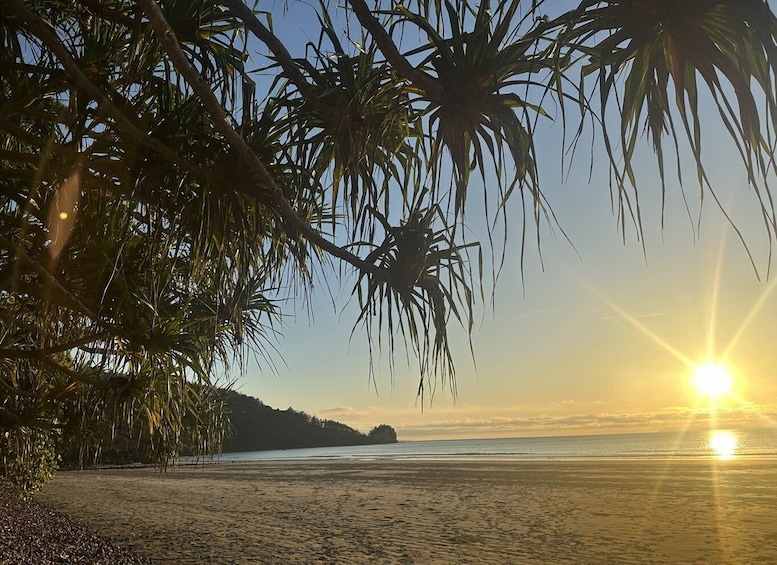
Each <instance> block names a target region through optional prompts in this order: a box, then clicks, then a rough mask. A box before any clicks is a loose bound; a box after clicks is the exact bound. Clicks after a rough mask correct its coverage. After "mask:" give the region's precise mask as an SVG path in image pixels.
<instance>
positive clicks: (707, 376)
mask: <svg viewBox="0 0 777 565" xmlns="http://www.w3.org/2000/svg"><path fill="white" fill-rule="evenodd" d="M733 383H734V380H733V379H732V378H731V373H729V372H728V369H726V368H725V367H724V366H723V365H721V364H720V363H713V362H709V363H705V364H703V365H699V366H698V367H696V369H695V371H694V373H693V384H694V385H695V386H696V391H697V392H698V393H699V394H701V395H702V396H706V397H707V398H709V399H710V400H717V399H719V398H721V397H722V396H725V395H728V394H730V393H731V385H732V384H733Z"/></svg>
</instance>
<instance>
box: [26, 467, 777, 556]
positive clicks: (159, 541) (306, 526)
mask: <svg viewBox="0 0 777 565" xmlns="http://www.w3.org/2000/svg"><path fill="white" fill-rule="evenodd" d="M39 498H40V500H42V501H44V502H46V503H47V504H51V505H52V506H54V507H55V508H57V509H58V510H60V511H63V512H66V513H68V514H70V515H72V516H73V517H75V518H77V519H79V520H81V521H83V522H84V523H86V524H88V525H89V526H90V527H92V528H94V529H95V530H96V531H97V532H98V533H100V534H101V535H104V536H106V537H109V538H110V539H112V540H114V541H115V542H116V543H118V544H120V545H121V546H122V547H126V548H129V549H132V550H134V551H136V552H138V553H139V554H140V555H144V556H146V557H148V558H151V559H153V560H154V561H155V563H163V564H166V563H170V564H173V563H221V564H230V563H235V564H237V563H241V564H242V563H419V564H421V563H484V562H487V563H527V564H534V563H537V564H539V563H550V562H556V563H635V564H636V563H646V562H649V563H667V564H669V563H694V564H700V563H705V564H710V563H742V564H745V563H766V564H768V563H775V564H777V466H775V464H774V460H769V459H760V460H749V459H748V460H737V459H732V460H725V461H721V460H675V459H670V460H660V461H645V460H641V459H640V460H631V461H623V460H621V461H612V460H584V461H583V460H581V461H571V462H563V461H556V460H552V461H504V460H499V461H491V460H489V461H461V460H456V461H450V460H447V461H444V460H436V461H417V460H412V461H407V460H399V461H398V460H380V461H363V460H337V461H282V462H278V461H267V462H253V461H252V462H228V463H227V464H224V463H217V462H215V463H212V464H206V465H203V464H200V465H198V466H196V467H194V466H187V467H184V468H178V469H175V470H170V471H168V473H167V474H166V475H164V476H160V475H159V474H158V473H157V471H156V470H154V469H148V468H144V469H118V470H117V469H110V470H107V469H104V470H99V471H70V472H65V473H61V474H60V475H58V476H57V478H56V479H55V480H54V481H53V482H52V483H51V484H49V485H47V486H46V487H45V488H44V490H43V492H42V493H41V494H40V495H39Z"/></svg>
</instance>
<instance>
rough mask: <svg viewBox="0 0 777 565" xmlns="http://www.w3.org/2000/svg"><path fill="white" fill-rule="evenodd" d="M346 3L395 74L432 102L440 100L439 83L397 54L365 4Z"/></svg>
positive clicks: (350, 0) (353, 0)
mask: <svg viewBox="0 0 777 565" xmlns="http://www.w3.org/2000/svg"><path fill="white" fill-rule="evenodd" d="M348 3H349V4H350V5H351V8H353V11H354V13H356V17H357V18H358V19H359V23H360V24H361V25H362V27H363V28H364V29H365V30H367V32H369V34H370V35H371V36H372V38H373V39H374V40H375V43H376V44H377V46H378V48H379V49H380V52H381V53H383V56H384V57H385V58H386V61H387V62H388V63H389V64H390V65H391V67H392V68H393V69H394V70H395V71H396V72H397V74H398V75H399V76H401V77H402V78H404V79H407V80H409V81H410V82H411V83H413V84H414V85H415V86H417V87H418V88H420V89H422V90H423V91H424V92H425V93H426V95H427V96H428V97H429V98H432V99H434V100H436V99H439V98H441V97H442V94H443V88H442V86H441V85H440V83H439V82H437V80H436V79H435V78H434V77H433V76H431V75H430V74H428V73H425V72H424V71H422V70H421V69H417V68H415V67H414V66H413V65H411V64H410V61H408V60H407V59H406V58H405V56H404V55H402V53H400V52H399V49H397V46H396V44H395V43H394V40H393V39H391V36H390V35H389V34H388V33H387V32H386V30H385V29H383V25H382V24H381V23H380V22H379V21H378V19H377V18H376V17H375V16H373V15H372V11H371V10H370V9H369V7H368V6H367V3H366V2H365V1H364V0H348Z"/></svg>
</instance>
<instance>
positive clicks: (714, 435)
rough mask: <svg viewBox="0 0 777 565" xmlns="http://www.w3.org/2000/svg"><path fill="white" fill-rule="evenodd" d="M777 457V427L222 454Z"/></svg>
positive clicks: (233, 457) (291, 457) (231, 457)
mask: <svg viewBox="0 0 777 565" xmlns="http://www.w3.org/2000/svg"><path fill="white" fill-rule="evenodd" d="M671 458H713V459H742V458H748V459H752V458H777V428H768V429H749V430H711V431H686V432H657V433H640V434H608V435H584V436H555V437H524V438H498V439H455V440H428V441H400V442H399V443H393V444H382V445H359V446H349V447H317V448H309V449H282V450H269V451H251V452H242V453H225V454H223V455H221V456H220V458H219V460H221V461H224V462H229V461H295V460H300V461H301V460H314V461H322V460H347V459H353V460H391V459H396V460H414V459H415V460H434V459H438V460H439V459H448V460H551V459H558V460H578V459H671Z"/></svg>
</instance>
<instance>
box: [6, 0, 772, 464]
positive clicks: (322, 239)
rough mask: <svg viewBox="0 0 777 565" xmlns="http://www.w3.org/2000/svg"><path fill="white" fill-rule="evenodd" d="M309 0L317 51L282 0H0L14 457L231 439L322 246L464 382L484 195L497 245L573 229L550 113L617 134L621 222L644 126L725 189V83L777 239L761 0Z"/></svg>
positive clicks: (397, 327)
mask: <svg viewBox="0 0 777 565" xmlns="http://www.w3.org/2000/svg"><path fill="white" fill-rule="evenodd" d="M315 14H316V19H315V21H307V22H305V25H306V27H307V28H308V29H309V28H310V26H311V25H315V29H316V30H317V33H315V34H311V36H312V37H314V39H313V40H312V41H311V42H309V43H307V44H302V43H301V42H300V41H299V40H298V38H296V37H291V36H290V37H284V36H283V35H281V34H278V33H276V31H275V27H274V26H273V18H275V19H276V20H277V18H278V17H284V12H282V11H278V13H276V14H270V13H266V12H262V11H261V6H258V7H257V6H254V5H252V4H251V3H246V2H244V1H243V0H221V1H211V0H198V1H195V0H190V1H187V0H137V1H131V0H108V1H101V2H97V1H95V0H67V1H64V0H5V1H4V2H3V3H2V5H0V140H1V141H2V146H1V147H0V162H1V163H2V175H0V432H2V433H3V438H2V442H3V443H2V451H3V453H4V456H5V462H6V471H7V472H8V469H14V468H15V469H21V471H20V472H19V474H20V475H23V474H24V473H27V474H28V475H29V473H30V469H39V470H45V469H47V468H48V467H47V466H46V465H50V463H51V457H52V456H53V454H54V453H55V451H53V450H54V448H55V447H56V449H60V450H61V449H63V446H66V447H68V448H69V449H72V450H76V451H78V452H79V453H80V454H81V457H82V459H84V460H86V459H88V458H89V457H92V456H95V455H97V454H99V451H100V449H101V447H103V446H105V445H107V444H108V443H109V442H110V441H111V440H112V438H115V437H116V436H117V434H124V435H125V436H128V437H132V438H138V437H144V438H146V441H147V442H148V443H149V445H151V446H152V450H153V455H154V457H155V458H156V459H157V461H159V462H160V463H162V464H164V463H165V462H166V461H169V460H170V458H171V457H175V456H176V455H177V454H178V453H180V452H181V450H182V449H189V450H193V451H195V452H212V451H214V450H218V449H219V446H220V440H221V437H222V435H223V433H224V430H225V429H226V426H227V423H226V420H225V415H224V412H223V409H222V400H221V398H220V396H219V394H218V388H217V387H216V384H217V382H218V378H217V377H218V376H219V375H222V374H223V373H224V371H226V370H228V368H229V367H230V366H238V367H239V366H240V365H241V364H242V362H243V361H244V360H245V358H246V355H252V354H256V353H259V354H260V355H262V354H264V352H266V348H267V347H268V344H269V343H270V338H271V337H272V336H274V335H275V334H276V333H277V332H278V330H279V325H278V324H279V321H280V317H281V315H282V310H281V308H280V304H281V303H280V299H281V298H283V297H284V296H287V295H298V294H299V293H304V292H307V291H308V290H309V289H310V288H311V286H312V284H313V281H314V280H315V277H316V274H317V273H316V272H317V271H321V270H322V269H324V268H326V266H327V265H340V266H341V269H340V273H342V276H345V277H351V278H350V280H352V281H354V282H353V291H352V292H353V296H354V300H355V301H356V302H357V303H358V305H359V307H360V310H359V314H358V316H357V319H356V320H355V324H354V331H366V333H367V335H368V336H369V338H370V343H371V344H373V345H374V346H375V347H380V346H381V345H382V346H384V347H386V348H388V349H389V354H390V355H393V353H394V350H395V348H404V349H406V350H407V351H409V352H410V353H411V354H412V355H414V356H415V357H416V358H417V361H418V369H419V389H418V390H419V394H421V395H423V394H424V391H425V390H427V389H428V387H429V386H430V384H432V383H435V382H441V383H443V384H447V385H449V386H451V388H453V387H454V384H455V380H454V358H453V355H452V352H451V346H450V344H449V341H448V331H449V328H451V327H453V326H461V327H462V328H463V330H464V332H465V333H468V334H471V332H472V329H473V315H474V314H473V312H474V311H475V307H476V305H477V303H478V302H479V301H481V300H482V299H483V297H484V291H483V288H484V283H485V282H487V281H484V275H483V272H484V268H483V264H482V263H483V259H482V258H481V253H480V247H479V243H478V242H476V241H470V240H468V239H467V234H469V233H471V232H470V231H468V229H467V227H468V226H467V222H468V221H470V220H469V218H471V216H472V214H473V213H476V212H477V210H483V212H482V213H481V215H485V220H486V222H485V223H486V224H487V225H489V226H491V227H492V228H491V229H496V228H495V227H494V226H496V225H497V224H498V225H500V226H503V227H504V230H505V231H504V237H508V235H510V233H511V231H512V228H511V229H510V230H508V229H507V225H508V223H507V215H508V210H509V209H512V208H511V207H508V206H507V203H508V201H509V200H510V199H519V200H520V201H521V202H522V203H523V210H524V216H523V217H522V218H519V219H518V221H519V224H520V227H519V229H518V234H517V236H518V237H519V238H521V240H522V241H524V240H526V239H527V235H528V231H527V230H529V229H533V230H536V231H537V233H539V226H540V225H541V224H542V223H543V222H553V221H554V216H553V211H552V209H551V208H550V205H549V203H548V201H547V200H546V199H545V196H544V194H543V191H542V185H541V175H540V170H539V167H538V160H537V158H536V157H537V156H536V150H535V138H536V135H537V133H536V132H537V124H538V122H539V121H542V120H547V121H550V120H555V121H556V122H559V123H560V124H561V126H560V127H562V128H564V129H565V130H568V131H569V136H568V138H567V139H568V142H567V145H568V146H564V147H560V148H559V151H560V153H561V154H567V153H568V151H567V150H568V149H570V148H573V147H574V145H575V144H576V143H577V142H578V139H579V136H580V135H581V132H583V131H584V130H587V129H592V130H593V131H594V135H596V136H598V137H599V138H600V139H601V145H602V147H603V151H604V152H605V154H606V156H607V161H608V162H609V167H610V171H611V179H612V181H611V185H610V187H609V190H611V191H612V192H613V195H614V196H615V201H616V202H617V203H618V213H619V218H620V219H621V220H622V222H623V223H624V225H625V224H626V222H630V223H631V224H632V225H633V226H634V228H635V229H636V230H637V232H638V233H639V231H640V230H641V225H642V219H641V215H640V206H639V198H638V194H639V190H638V182H637V179H636V175H635V174H634V170H633V158H634V154H635V149H636V147H637V146H638V144H639V143H640V142H641V141H642V139H643V137H647V142H648V144H649V146H650V147H651V148H652V150H653V152H654V155H655V158H656V163H657V165H658V170H659V174H660V178H661V180H662V186H664V183H663V181H664V179H665V176H666V175H667V174H669V173H668V171H671V170H677V171H678V174H680V171H681V170H682V169H683V167H682V166H681V163H680V161H681V160H682V159H684V155H686V154H690V156H691V160H692V167H694V169H695V170H696V172H697V175H696V176H697V182H698V185H699V187H700V189H701V193H702V194H712V195H713V197H714V196H715V185H714V182H712V180H711V179H709V178H708V175H707V173H706V169H705V161H704V155H703V151H702V140H703V139H704V132H705V131H706V121H707V120H709V119H710V117H709V116H702V115H701V110H700V100H702V99H709V100H712V103H713V106H714V108H716V109H717V110H718V112H717V114H718V115H717V116H714V117H713V118H714V119H716V120H717V121H718V122H720V123H722V124H723V127H724V129H725V131H727V132H728V133H729V134H730V137H731V139H732V140H733V143H734V145H735V147H736V148H737V150H738V152H739V157H740V159H741V161H742V163H743V165H744V170H745V171H746V175H747V178H746V181H747V185H748V186H749V187H750V188H751V189H752V193H753V198H755V199H756V200H757V202H758V203H759V204H760V206H761V211H762V217H763V221H764V225H765V227H766V230H767V232H768V233H769V235H770V238H773V237H774V234H775V230H776V228H777V223H775V212H774V206H773V203H772V198H771V192H770V187H769V184H768V178H769V177H770V175H772V174H773V173H774V167H775V162H774V148H775V136H774V131H775V126H776V125H777V124H775V116H776V114H777V112H776V111H777V107H776V105H777V102H776V101H775V80H777V76H776V73H775V70H776V69H777V47H776V41H777V20H775V17H774V15H773V14H772V12H771V10H770V8H769V5H768V3H767V2H765V1H764V0H609V1H604V0H598V1H595V0H583V1H580V2H578V3H571V2H570V3H561V2H544V1H542V0H533V1H532V2H529V1H527V0H524V1H521V0H508V1H506V2H501V3H493V4H490V3H489V2H487V1H483V2H481V3H472V2H467V1H466V0H445V1H443V0H435V1H434V2H430V1H429V0H417V1H410V2H407V3H396V2H388V1H383V0H377V1H376V2H374V3H372V4H369V5H368V4H367V3H366V2H365V1H364V0H347V1H346V2H345V3H343V4H342V5H329V4H326V3H321V4H320V5H319V6H318V7H317V8H316V9H315ZM292 52H294V53H295V54H292ZM613 124H616V127H613ZM643 132H644V134H645V135H642V134H643ZM666 146H669V147H670V148H671V150H670V152H668V153H667V152H666V151H665V147H666ZM683 148H685V149H683ZM686 151H687V152H686ZM665 153H666V155H665ZM672 156H674V159H675V160H676V161H677V166H676V167H675V166H672V167H669V166H667V157H668V158H670V159H671V158H672ZM473 179H475V180H476V181H477V182H475V181H474V180H473ZM483 187H485V188H483ZM604 189H605V190H607V187H604ZM473 190H476V191H479V192H480V193H479V194H476V195H475V196H473ZM665 190H666V189H665V188H664V191H665ZM473 204H477V206H473ZM465 212H466V214H465ZM491 235H493V234H491V233H490V232H489V237H491ZM492 241H493V238H492ZM524 253H525V249H524V246H523V245H521V252H520V257H519V258H518V260H521V261H522V260H523V254H524ZM497 256H498V254H497ZM321 272H326V273H331V272H335V271H332V270H329V269H328V268H327V270H326V271H321ZM36 457H37V459H36ZM14 465H15V466H16V467H14Z"/></svg>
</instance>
